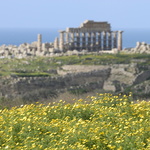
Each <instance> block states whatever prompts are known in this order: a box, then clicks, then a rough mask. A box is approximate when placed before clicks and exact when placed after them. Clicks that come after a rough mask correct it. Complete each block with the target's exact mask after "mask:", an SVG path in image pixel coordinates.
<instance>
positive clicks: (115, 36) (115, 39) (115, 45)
mask: <svg viewBox="0 0 150 150" xmlns="http://www.w3.org/2000/svg"><path fill="white" fill-rule="evenodd" d="M113 48H117V32H116V31H114V32H113Z"/></svg>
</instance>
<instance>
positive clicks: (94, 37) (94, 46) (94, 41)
mask: <svg viewBox="0 0 150 150" xmlns="http://www.w3.org/2000/svg"><path fill="white" fill-rule="evenodd" d="M92 37H93V42H92V50H93V51H96V32H93V33H92Z"/></svg>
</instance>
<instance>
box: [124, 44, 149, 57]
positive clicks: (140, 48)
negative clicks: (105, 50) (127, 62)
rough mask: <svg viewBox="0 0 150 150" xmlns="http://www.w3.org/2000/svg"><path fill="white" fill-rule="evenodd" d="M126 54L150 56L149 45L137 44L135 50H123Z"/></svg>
mask: <svg viewBox="0 0 150 150" xmlns="http://www.w3.org/2000/svg"><path fill="white" fill-rule="evenodd" d="M124 51H125V52H127V53H137V54H150V45H149V44H147V43H145V42H137V43H136V47H135V48H129V49H124Z"/></svg>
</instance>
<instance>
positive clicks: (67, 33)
mask: <svg viewBox="0 0 150 150" xmlns="http://www.w3.org/2000/svg"><path fill="white" fill-rule="evenodd" d="M65 45H66V48H67V50H69V49H70V46H69V32H66V44H65Z"/></svg>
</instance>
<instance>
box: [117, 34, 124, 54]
mask: <svg viewBox="0 0 150 150" xmlns="http://www.w3.org/2000/svg"><path fill="white" fill-rule="evenodd" d="M122 32H123V31H118V50H119V51H121V50H122Z"/></svg>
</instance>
